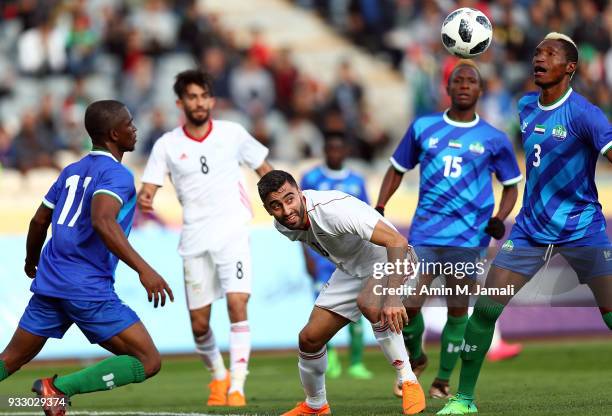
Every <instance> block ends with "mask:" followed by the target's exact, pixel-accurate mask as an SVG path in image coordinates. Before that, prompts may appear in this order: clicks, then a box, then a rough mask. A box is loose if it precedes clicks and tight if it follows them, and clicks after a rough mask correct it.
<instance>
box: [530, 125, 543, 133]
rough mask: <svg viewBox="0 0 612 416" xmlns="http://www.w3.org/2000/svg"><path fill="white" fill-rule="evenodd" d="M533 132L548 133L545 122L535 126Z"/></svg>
mask: <svg viewBox="0 0 612 416" xmlns="http://www.w3.org/2000/svg"><path fill="white" fill-rule="evenodd" d="M533 132H534V133H538V134H544V133H546V126H545V125H544V124H536V126H535V128H534V129H533Z"/></svg>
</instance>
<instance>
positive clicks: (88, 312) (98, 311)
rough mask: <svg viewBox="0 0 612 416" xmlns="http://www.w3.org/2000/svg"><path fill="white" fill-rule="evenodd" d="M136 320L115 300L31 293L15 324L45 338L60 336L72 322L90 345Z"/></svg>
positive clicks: (121, 303)
mask: <svg viewBox="0 0 612 416" xmlns="http://www.w3.org/2000/svg"><path fill="white" fill-rule="evenodd" d="M138 321H140V319H139V318H138V315H136V312H134V311H133V310H132V309H130V307H129V306H127V305H125V304H124V303H123V302H121V301H120V300H119V299H111V300H103V301H84V300H69V299H60V298H53V297H49V296H43V295H37V294H34V295H32V298H31V299H30V303H28V306H27V307H26V309H25V311H24V312H23V315H22V316H21V320H20V321H19V327H20V328H21V329H23V330H25V331H27V332H29V333H31V334H34V335H38V336H41V337H46V338H62V337H63V336H64V334H65V333H66V331H67V330H68V328H70V326H71V325H72V324H73V323H74V324H76V325H77V326H78V327H79V329H80V330H81V332H83V334H84V335H85V336H86V337H87V339H88V340H89V342H91V343H92V344H99V343H101V342H104V341H107V340H108V339H110V338H112V337H113V336H115V335H117V334H119V333H120V332H122V331H123V330H124V329H127V328H129V327H130V326H132V325H133V324H135V323H136V322H138Z"/></svg>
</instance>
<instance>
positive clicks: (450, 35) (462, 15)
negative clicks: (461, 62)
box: [441, 7, 493, 58]
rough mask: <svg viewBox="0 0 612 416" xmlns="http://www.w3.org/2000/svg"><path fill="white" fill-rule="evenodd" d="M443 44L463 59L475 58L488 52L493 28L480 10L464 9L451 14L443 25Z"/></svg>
mask: <svg viewBox="0 0 612 416" xmlns="http://www.w3.org/2000/svg"><path fill="white" fill-rule="evenodd" d="M441 32H442V44H443V45H444V47H445V48H446V50H447V51H449V52H450V53H452V54H453V55H456V56H459V57H461V58H473V57H474V56H477V55H480V54H481V53H483V52H484V51H486V50H487V48H488V47H489V45H490V44H491V39H492V38H493V26H491V22H490V21H489V19H487V16H485V15H484V14H483V13H482V12H481V11H480V10H476V9H471V8H469V7H463V8H461V9H457V10H455V11H454V12H452V13H451V14H449V15H448V16H447V17H446V19H444V23H442V31H441Z"/></svg>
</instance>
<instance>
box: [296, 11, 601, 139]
mask: <svg viewBox="0 0 612 416" xmlns="http://www.w3.org/2000/svg"><path fill="white" fill-rule="evenodd" d="M294 3H296V4H298V5H299V6H301V7H304V8H308V9H311V10H313V11H315V12H317V13H318V14H319V15H320V16H322V17H323V18H324V19H325V20H326V21H327V22H328V23H329V24H330V25H331V26H332V27H333V28H334V29H335V30H336V31H337V32H338V33H341V34H342V35H344V36H346V37H347V38H348V39H351V40H352V41H353V42H355V43H356V44H357V45H359V46H361V47H363V48H364V49H366V50H368V51H369V52H371V53H372V54H375V55H377V56H380V57H381V59H386V60H388V61H389V62H391V63H392V64H393V65H394V66H395V67H396V68H397V69H398V70H400V71H402V72H403V74H404V76H405V78H406V80H407V82H408V83H409V85H410V91H411V97H412V100H413V105H414V113H415V116H418V115H422V114H426V113H429V112H432V111H439V110H442V109H444V108H446V107H447V106H448V101H447V100H448V98H447V96H446V93H445V85H446V81H447V77H448V74H449V72H450V68H452V65H453V64H454V62H455V60H456V58H453V57H451V56H450V55H449V54H448V53H447V52H446V51H445V50H444V49H443V47H442V44H441V42H440V32H439V30H438V29H437V28H440V27H441V26H442V22H443V20H444V18H445V17H446V16H447V15H448V14H449V13H450V12H451V11H452V10H454V9H456V8H459V7H472V8H476V9H479V10H482V11H483V12H484V13H485V14H486V15H487V16H488V17H489V19H490V20H491V22H492V23H493V27H494V41H493V43H492V45H491V47H490V48H489V50H488V51H487V52H486V53H485V54H484V55H483V56H482V57H480V58H478V61H477V63H478V65H479V67H480V70H481V72H482V74H483V76H484V78H485V82H486V90H485V91H486V92H485V94H484V96H483V98H482V99H481V102H480V110H479V111H480V114H481V115H482V116H483V117H484V118H485V119H486V120H488V121H489V122H491V123H492V124H493V125H495V126H496V127H498V128H500V129H502V130H505V131H507V132H508V133H510V134H512V135H514V136H515V135H516V134H517V133H518V125H517V121H516V120H517V117H516V101H517V99H518V98H519V97H520V95H521V94H523V93H524V92H525V91H528V90H533V89H535V87H534V86H533V84H532V83H531V79H532V70H531V59H532V56H533V52H534V50H535V47H536V46H537V44H538V43H539V42H540V41H541V40H542V39H543V37H544V36H545V35H546V34H547V33H548V32H551V31H555V32H562V33H565V34H567V35H569V36H571V37H572V38H573V39H574V40H575V41H576V43H577V44H578V46H579V53H580V63H579V66H578V73H577V74H576V76H575V77H574V80H573V87H574V89H575V90H576V91H578V92H579V93H581V94H583V95H585V96H586V97H587V98H589V100H591V101H592V102H593V103H595V104H597V105H598V106H599V107H601V108H602V109H603V110H604V112H605V113H606V114H607V115H608V117H610V118H612V48H611V46H612V2H609V1H607V0H580V1H575V0H493V1H478V0H459V1H451V0H437V1H436V0H420V1H418V0H294Z"/></svg>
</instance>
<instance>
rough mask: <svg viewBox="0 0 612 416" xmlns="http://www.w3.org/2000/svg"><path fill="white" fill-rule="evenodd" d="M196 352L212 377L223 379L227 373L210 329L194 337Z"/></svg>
mask: <svg viewBox="0 0 612 416" xmlns="http://www.w3.org/2000/svg"><path fill="white" fill-rule="evenodd" d="M195 344H196V352H197V353H198V354H199V355H200V358H202V361H203V362H204V365H205V366H206V368H208V370H210V372H211V374H212V376H213V379H215V380H223V379H224V378H225V377H226V375H227V370H226V369H225V364H224V363H223V356H222V355H221V351H219V348H218V347H217V343H216V341H215V336H214V334H213V331H212V329H209V330H208V332H207V333H205V334H204V335H202V336H200V337H196V338H195Z"/></svg>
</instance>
